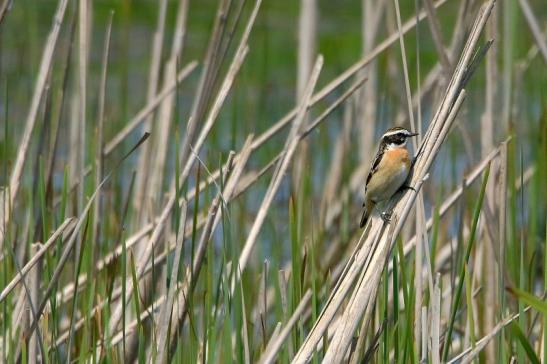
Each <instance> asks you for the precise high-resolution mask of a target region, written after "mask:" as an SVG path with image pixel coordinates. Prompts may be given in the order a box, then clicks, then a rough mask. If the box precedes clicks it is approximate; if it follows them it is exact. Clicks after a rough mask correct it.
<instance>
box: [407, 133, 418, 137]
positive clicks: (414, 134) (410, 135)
mask: <svg viewBox="0 0 547 364" xmlns="http://www.w3.org/2000/svg"><path fill="white" fill-rule="evenodd" d="M416 135H418V133H412V134H408V136H409V137H414V136H416Z"/></svg>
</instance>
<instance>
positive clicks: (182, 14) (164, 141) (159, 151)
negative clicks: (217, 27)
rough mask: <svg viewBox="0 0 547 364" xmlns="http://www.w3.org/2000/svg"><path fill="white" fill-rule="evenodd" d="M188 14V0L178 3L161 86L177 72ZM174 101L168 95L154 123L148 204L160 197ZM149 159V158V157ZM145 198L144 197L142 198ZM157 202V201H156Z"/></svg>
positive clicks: (147, 188)
mask: <svg viewBox="0 0 547 364" xmlns="http://www.w3.org/2000/svg"><path fill="white" fill-rule="evenodd" d="M187 13H188V0H181V1H180V2H179V8H178V11H177V21H176V24H175V32H174V36H173V43H172V45H171V53H170V57H169V59H168V60H167V62H166V64H165V67H164V71H163V72H164V73H163V84H164V85H166V84H168V83H169V81H170V80H171V79H172V78H173V76H174V75H175V74H176V71H177V64H178V61H179V59H180V58H181V56H182V47H183V40H184V34H185V32H186V18H187ZM175 102H176V99H175V94H174V93H172V94H170V95H168V96H167V97H166V98H165V99H164V100H163V101H162V103H161V105H160V108H159V112H158V115H157V118H158V120H157V122H156V123H155V130H156V132H155V134H156V142H155V144H154V146H155V152H154V164H153V165H152V166H151V168H150V169H151V171H152V174H151V176H150V178H151V179H149V180H147V181H146V183H147V185H146V186H145V187H146V191H147V196H146V201H147V202H148V203H151V202H152V199H153V198H154V196H159V195H161V187H162V183H163V173H164V169H165V162H166V158H167V146H168V138H169V135H170V133H169V131H170V125H171V119H172V115H173V112H174V105H175ZM149 158H150V157H149ZM147 166H148V164H147ZM142 197H145V196H142ZM158 202H159V201H158Z"/></svg>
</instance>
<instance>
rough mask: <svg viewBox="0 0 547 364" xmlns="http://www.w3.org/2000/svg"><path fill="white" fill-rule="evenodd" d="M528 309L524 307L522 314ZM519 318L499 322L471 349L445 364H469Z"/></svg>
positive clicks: (517, 315) (513, 317) (511, 317)
mask: <svg viewBox="0 0 547 364" xmlns="http://www.w3.org/2000/svg"><path fill="white" fill-rule="evenodd" d="M529 309H530V307H526V308H525V309H524V312H527V311H528V310H529ZM518 318H519V314H518V313H517V314H515V315H513V316H509V317H507V318H505V319H503V320H502V321H500V322H499V323H498V324H497V325H496V326H495V327H494V329H493V330H492V331H490V332H489V333H488V334H487V335H485V336H484V337H482V338H481V339H480V340H478V341H477V342H476V343H475V345H474V346H473V347H468V348H466V349H465V350H463V351H462V352H461V353H460V354H458V355H456V356H455V357H454V358H452V359H450V361H448V362H447V364H455V363H471V362H472V361H473V360H474V358H476V357H477V355H479V353H480V352H481V351H482V350H483V349H484V348H485V346H486V345H487V344H488V343H489V342H490V341H491V340H492V339H493V338H494V337H495V336H496V335H497V334H499V333H500V332H501V331H502V330H503V329H504V328H505V327H506V326H507V325H509V324H510V323H511V322H513V321H515V320H516V319H518Z"/></svg>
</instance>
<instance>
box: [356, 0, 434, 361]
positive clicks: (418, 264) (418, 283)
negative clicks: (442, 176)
mask: <svg viewBox="0 0 547 364" xmlns="http://www.w3.org/2000/svg"><path fill="white" fill-rule="evenodd" d="M393 3H394V5H395V15H396V19H397V30H398V32H399V45H400V48H401V58H402V63H403V75H404V83H405V94H406V101H407V112H408V118H409V120H410V128H411V130H412V131H413V132H417V133H418V136H417V138H416V139H417V140H416V139H414V138H413V139H412V146H413V147H414V150H417V145H418V143H419V142H421V138H422V137H421V136H420V133H421V129H422V128H421V123H420V125H418V127H416V123H415V121H414V108H413V106H412V94H411V91H410V79H409V76H408V65H407V56H406V50H405V42H404V38H403V35H402V32H401V12H400V9H399V0H394V1H393ZM429 5H431V3H430V4H429ZM431 8H432V9H429V8H428V7H427V6H426V11H427V12H428V21H429V23H430V24H431V23H433V22H434V21H435V20H436V19H432V18H431V17H432V16H435V12H434V9H433V6H432V5H431ZM416 31H417V32H418V25H416ZM441 62H442V61H441ZM419 64H420V63H419V60H418V72H417V74H418V75H417V77H418V93H420V92H419V91H420V81H419V77H420V73H419ZM417 104H418V110H417V111H418V114H421V103H420V99H419V95H418V103H417ZM419 120H421V115H419ZM417 199H418V203H417V205H418V206H417V213H416V236H417V237H418V239H419V240H418V244H416V260H415V269H416V274H415V276H414V277H415V279H414V289H415V290H416V296H415V303H414V305H415V306H414V308H415V310H414V318H415V319H414V345H415V348H414V350H415V351H416V352H418V353H419V348H420V347H421V342H420V340H421V335H420V332H421V331H422V327H421V322H420V320H419V319H416V318H419V317H420V311H421V307H422V265H423V264H422V257H423V250H424V249H423V243H422V242H423V235H422V231H421V229H420V226H423V225H421V223H423V222H424V221H423V220H425V215H424V211H423V205H424V203H423V194H422V193H420V192H418V196H417ZM420 220H422V221H420ZM365 322H368V320H365Z"/></svg>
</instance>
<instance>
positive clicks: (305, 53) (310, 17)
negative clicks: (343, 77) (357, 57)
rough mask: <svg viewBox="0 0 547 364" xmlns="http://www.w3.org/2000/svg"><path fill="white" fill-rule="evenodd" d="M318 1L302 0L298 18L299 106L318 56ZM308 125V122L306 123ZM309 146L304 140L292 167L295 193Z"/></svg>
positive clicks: (297, 97)
mask: <svg viewBox="0 0 547 364" xmlns="http://www.w3.org/2000/svg"><path fill="white" fill-rule="evenodd" d="M317 11H318V9H317V0H300V11H299V17H298V54H297V67H298V68H297V71H296V72H297V73H296V75H297V77H296V103H297V104H298V103H299V102H300V100H301V99H302V97H303V96H304V91H305V88H306V83H307V81H308V78H309V76H310V72H311V71H312V67H313V61H314V59H315V57H316V56H317V51H316V48H317V47H316V43H317V40H316V38H317V36H316V29H317V18H318V15H317ZM304 124H307V120H306V121H304ZM308 150H309V145H308V142H307V140H303V141H302V142H301V143H300V145H299V146H298V152H297V153H296V156H295V160H294V163H293V167H292V173H291V181H292V187H293V190H294V191H298V190H299V189H300V181H301V178H302V171H305V170H306V164H307V162H308Z"/></svg>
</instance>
